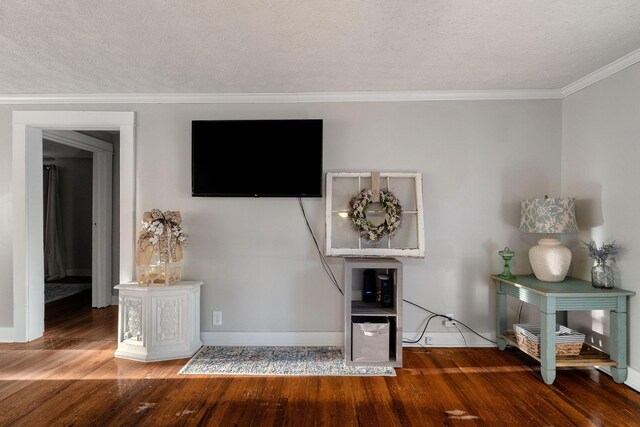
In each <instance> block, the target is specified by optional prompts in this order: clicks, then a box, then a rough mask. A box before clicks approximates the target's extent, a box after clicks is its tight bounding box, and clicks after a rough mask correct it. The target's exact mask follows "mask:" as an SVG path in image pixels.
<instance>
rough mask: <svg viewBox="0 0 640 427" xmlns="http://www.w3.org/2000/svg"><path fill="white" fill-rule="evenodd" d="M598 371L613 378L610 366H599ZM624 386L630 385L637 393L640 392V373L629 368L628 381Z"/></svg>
mask: <svg viewBox="0 0 640 427" xmlns="http://www.w3.org/2000/svg"><path fill="white" fill-rule="evenodd" d="M598 370H599V371H601V372H604V373H605V374H607V375H609V376H611V371H610V370H609V367H608V366H598ZM624 384H625V385H628V386H629V387H631V388H632V389H634V390H635V391H640V371H636V370H635V369H633V368H629V367H627V380H626V381H625V382H624Z"/></svg>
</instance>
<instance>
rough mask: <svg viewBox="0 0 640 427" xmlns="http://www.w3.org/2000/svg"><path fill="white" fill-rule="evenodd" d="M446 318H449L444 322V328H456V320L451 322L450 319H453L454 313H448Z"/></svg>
mask: <svg viewBox="0 0 640 427" xmlns="http://www.w3.org/2000/svg"><path fill="white" fill-rule="evenodd" d="M445 316H447V319H445V321H444V322H442V324H443V325H444V327H445V328H455V327H456V322H455V320H449V319H453V313H447V314H445Z"/></svg>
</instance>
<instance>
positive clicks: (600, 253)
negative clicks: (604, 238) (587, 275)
mask: <svg viewBox="0 0 640 427" xmlns="http://www.w3.org/2000/svg"><path fill="white" fill-rule="evenodd" d="M583 243H584V244H585V245H587V250H588V251H589V256H590V257H591V258H593V259H594V260H596V261H600V262H604V261H606V260H607V259H608V258H609V257H613V256H614V255H616V254H617V253H618V251H619V250H620V246H619V245H618V244H617V243H616V241H615V240H614V241H612V242H610V243H607V242H604V243H603V244H602V246H600V247H598V245H597V244H596V242H594V241H593V240H592V241H590V242H589V243H587V242H583Z"/></svg>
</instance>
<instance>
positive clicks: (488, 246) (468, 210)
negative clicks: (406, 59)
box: [0, 100, 562, 333]
mask: <svg viewBox="0 0 640 427" xmlns="http://www.w3.org/2000/svg"><path fill="white" fill-rule="evenodd" d="M26 109H29V110H42V109H46V110H49V109H64V110H73V109H74V108H69V106H50V105H47V106H7V105H4V106H0V219H5V220H4V221H0V239H3V240H4V241H9V242H10V241H11V202H10V200H11V194H10V185H9V181H10V178H11V111H12V110H26ZM76 109H80V108H76ZM105 109H114V110H125V111H135V112H136V122H137V126H136V138H137V150H136V156H137V157H136V168H137V187H136V194H137V201H136V210H137V215H136V217H137V218H140V217H141V214H142V212H143V211H146V210H149V209H152V208H159V209H162V210H166V209H171V210H180V211H181V212H182V216H183V219H184V226H185V231H186V232H187V233H188V234H189V235H190V241H189V244H188V246H187V247H186V248H185V260H184V263H183V266H184V272H185V273H184V276H185V278H188V279H200V280H204V282H205V285H204V286H203V289H202V322H201V324H202V330H203V331H243V332H255V331H258V332H259V331H269V332H287V331H319V332H337V331H342V329H343V324H344V321H343V303H342V298H341V296H340V294H339V293H338V292H337V291H336V290H335V288H334V287H333V286H332V285H331V283H330V281H329V280H328V279H327V277H326V276H325V274H324V271H323V269H322V267H321V265H320V262H319V260H318V255H317V253H316V252H315V249H314V246H313V242H312V239H311V237H310V236H309V234H308V232H307V230H306V226H305V223H304V220H303V218H302V216H301V212H300V209H299V207H298V204H297V200H295V199H253V198H246V199H245V198H192V197H191V196H190V124H191V120H194V119H222V118H232V119H235V118H245V119H246V118H307V117H309V118H322V119H324V168H325V171H335V172H338V171H371V170H383V171H411V172H413V171H415V172H421V173H422V174H423V198H424V207H425V211H424V220H425V230H426V231H425V235H426V236H425V237H426V239H425V240H426V254H427V255H426V257H425V258H424V259H402V261H403V263H404V266H405V269H404V278H405V298H407V299H409V300H411V301H414V302H416V303H418V304H420V305H423V306H425V307H427V308H429V309H430V310H433V311H437V312H443V313H445V312H446V313H454V315H455V316H456V317H457V318H459V319H460V320H461V321H463V322H464V323H466V324H468V325H470V326H472V327H473V328H474V329H475V330H477V331H478V332H485V333H491V332H493V331H494V315H493V285H492V283H491V281H490V280H489V278H488V276H489V275H490V274H492V273H496V272H499V271H501V268H502V265H501V260H500V258H499V257H498V255H497V251H498V250H500V249H502V248H503V247H504V246H505V245H508V246H509V247H511V248H512V249H514V250H515V251H516V253H517V255H516V257H515V258H514V260H513V262H512V269H513V271H515V272H517V273H530V272H531V270H530V267H529V263H528V260H527V255H526V251H527V250H528V248H529V247H530V246H531V245H532V244H533V243H535V240H536V239H535V238H532V237H531V236H526V235H521V233H519V232H518V229H517V227H518V222H519V200H520V199H522V198H532V197H536V196H541V195H544V194H549V195H556V194H559V193H560V177H561V169H560V168H561V153H562V151H561V135H562V134H561V130H562V129H561V117H562V115H561V101H559V100H525V101H438V102H379V103H375V102H372V103H364V102H363V103H358V102H354V103H308V104H302V103H301V104H216V105H205V104H198V105H147V104H143V105H117V106H104V105H98V106H91V105H86V106H85V105H83V106H82V110H105ZM223 161H225V159H224V156H223V154H222V153H221V155H220V158H219V159H213V162H212V167H215V163H216V162H223ZM304 206H305V209H306V210H307V213H308V215H309V219H310V222H311V225H312V227H313V229H314V231H315V234H316V236H317V237H318V238H319V240H320V242H321V244H322V242H323V241H324V209H325V205H324V198H323V199H305V200H304ZM137 225H139V224H137ZM11 258H12V253H11V245H4V246H2V247H0V268H1V269H2V271H3V273H4V272H6V273H5V274H3V275H2V277H3V279H2V281H1V282H0V327H1V326H11V324H12V307H11V301H12V290H11V286H12V282H11ZM342 262H343V261H342V259H341V258H334V259H330V260H329V263H330V265H331V267H332V268H333V270H334V272H335V274H336V276H337V277H338V278H339V280H340V282H342ZM214 310H216V311H223V315H224V325H223V326H218V327H213V326H212V325H211V312H212V311H214ZM425 317H426V316H425V313H422V312H419V311H417V310H415V309H412V308H410V307H406V309H405V322H404V330H405V331H416V330H419V328H420V327H421V322H422V321H423V320H424V318H425ZM432 327H433V330H438V329H442V330H444V329H443V328H442V326H441V325H439V324H433V326H432ZM430 329H431V328H430ZM447 332H450V331H447Z"/></svg>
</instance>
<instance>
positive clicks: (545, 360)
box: [540, 297, 556, 384]
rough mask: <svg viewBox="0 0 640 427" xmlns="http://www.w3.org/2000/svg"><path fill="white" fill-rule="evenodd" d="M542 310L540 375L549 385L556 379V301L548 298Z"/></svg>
mask: <svg viewBox="0 0 640 427" xmlns="http://www.w3.org/2000/svg"><path fill="white" fill-rule="evenodd" d="M542 307H543V308H542V309H541V310H540V375H542V379H543V380H544V382H545V383H547V384H553V381H554V380H555V379H556V308H555V307H556V301H555V298H553V297H547V298H546V301H543V304H542Z"/></svg>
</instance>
